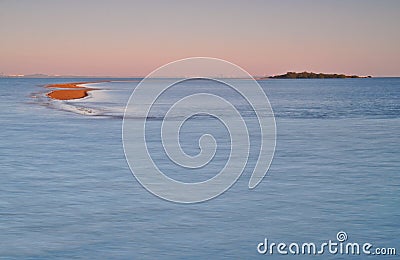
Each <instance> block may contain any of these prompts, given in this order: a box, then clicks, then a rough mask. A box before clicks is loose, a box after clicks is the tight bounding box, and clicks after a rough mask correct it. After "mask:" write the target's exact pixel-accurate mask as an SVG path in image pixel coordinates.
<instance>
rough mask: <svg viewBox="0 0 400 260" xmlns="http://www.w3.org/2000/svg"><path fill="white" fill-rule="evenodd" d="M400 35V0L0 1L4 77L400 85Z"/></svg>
mask: <svg viewBox="0 0 400 260" xmlns="http://www.w3.org/2000/svg"><path fill="white" fill-rule="evenodd" d="M399 28H400V1H396V0H393V1H385V0H380V1H379V0H376V1H369V0H347V1H341V0H335V1H322V0H321V1H317V0H314V1H301V0H298V1H285V0H283V1H282V0H281V1H218V0H216V1H177V0H170V1H151V0H150V1H149V0H148V1H89V0H88V1H74V0H72V1H59V0H49V1H40V0H38V1H12V0H9V1H8V0H0V73H3V74H7V75H9V74H33V73H44V74H51V75H87V76H116V77H129V76H146V75H147V74H148V73H150V72H151V71H153V70H154V69H156V68H157V67H159V66H161V65H164V64H166V63H168V62H172V61H174V60H177V59H182V58H188V57H194V56H204V57H215V58H220V59H224V60H227V61H230V62H233V63H235V64H237V65H239V66H240V67H242V68H244V69H245V70H247V71H248V72H249V73H250V74H252V75H258V76H262V75H276V74H282V73H285V72H287V71H313V72H324V73H345V74H357V75H372V76H400V48H399V46H400V33H399Z"/></svg>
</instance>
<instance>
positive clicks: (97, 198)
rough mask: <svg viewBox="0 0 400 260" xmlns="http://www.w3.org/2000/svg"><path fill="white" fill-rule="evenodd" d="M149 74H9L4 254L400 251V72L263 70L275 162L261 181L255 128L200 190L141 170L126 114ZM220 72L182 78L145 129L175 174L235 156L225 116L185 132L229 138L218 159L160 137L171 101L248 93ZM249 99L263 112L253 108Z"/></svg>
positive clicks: (1, 155)
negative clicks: (176, 187) (228, 177)
mask: <svg viewBox="0 0 400 260" xmlns="http://www.w3.org/2000/svg"><path fill="white" fill-rule="evenodd" d="M102 80H104V81H103V82H100V83H95V84H89V85H88V86H90V87H91V88H95V89H97V90H93V91H91V92H89V96H88V97H86V98H83V99H79V100H70V101H57V100H50V99H49V98H47V96H46V95H45V94H46V92H48V91H49V89H46V88H45V87H44V86H45V85H47V84H53V83H66V82H82V81H90V82H94V81H102ZM237 80H238V81H240V79H237ZM140 81H141V79H140V78H130V79H120V78H115V79H114V78H112V79H110V78H107V79H99V78H95V79H90V78H32V79H30V78H1V79H0V100H1V102H0V109H1V114H0V258H1V259H3V258H4V259H54V258H59V259H75V258H76V259H81V258H83V259H254V258H257V259H271V258H272V259H275V258H278V259H279V258H286V257H288V255H289V256H292V257H294V258H295V259H297V258H299V259H308V258H310V257H311V255H312V254H313V252H311V253H310V254H311V255H310V254H309V253H307V252H304V253H302V252H301V247H302V246H303V244H304V243H314V244H315V245H316V247H317V249H318V251H319V250H320V248H321V245H322V244H323V243H325V242H326V243H328V242H329V241H330V240H331V242H332V243H337V245H338V246H337V247H336V248H337V252H336V253H335V252H334V251H335V250H334V249H332V251H333V252H329V250H328V247H325V250H324V252H323V253H319V252H316V253H315V254H316V256H314V257H318V258H321V259H336V258H340V259H343V258H348V257H352V258H354V257H355V258H358V259H365V258H368V257H371V258H372V257H373V256H374V254H375V255H376V254H378V253H379V252H378V251H375V249H376V248H378V249H385V250H384V251H385V252H386V253H387V252H388V251H389V249H390V248H395V249H396V254H397V256H394V255H386V256H385V257H383V258H384V259H395V258H396V257H397V258H398V255H399V254H400V146H399V145H400V135H399V133H400V78H370V79H368V78H365V79H364V78H362V79H274V80H272V79H271V80H260V81H258V83H259V85H260V86H261V88H262V90H263V91H264V92H265V94H266V95H267V96H268V98H269V101H270V104H271V107H272V109H273V112H274V116H275V122H276V147H275V154H274V158H273V160H272V163H271V165H270V168H269V170H268V172H267V174H266V175H265V177H264V178H263V180H262V181H261V182H260V183H259V184H258V186H257V187H256V188H254V189H249V187H248V182H249V179H250V175H251V173H252V167H254V161H255V160H256V159H257V153H256V151H257V149H258V148H259V147H260V146H261V144H260V142H261V141H260V140H259V138H258V139H257V137H259V136H258V135H257V134H253V135H252V134H250V137H251V138H253V137H254V138H253V139H252V140H251V142H250V143H251V145H252V147H255V148H251V149H250V153H249V162H248V164H247V166H246V168H245V169H244V171H243V173H242V175H241V176H240V177H239V178H238V180H237V181H236V183H234V184H233V185H232V186H231V187H230V188H229V189H228V190H226V191H225V192H223V193H222V194H221V195H219V196H217V197H215V198H213V199H210V200H207V201H204V202H200V203H177V202H171V201H168V200H165V199H162V198H160V197H158V196H156V195H154V194H153V193H151V192H149V191H148V190H147V189H146V188H144V187H143V186H142V185H141V184H140V182H139V181H138V180H137V179H136V178H135V176H134V175H133V174H132V171H131V169H130V167H129V165H128V163H127V160H126V158H125V153H124V145H123V138H122V122H123V115H124V110H125V106H126V104H127V102H128V100H129V97H130V95H131V93H132V91H133V90H134V89H135V87H136V86H137V85H138V84H139V82H140ZM185 84H186V85H185ZM220 85H221V84H219V83H216V82H212V81H211V82H210V81H203V80H195V81H190V82H187V83H182V86H183V87H182V86H181V88H179V86H178V90H177V91H171V92H169V93H165V94H166V95H165V96H164V98H163V99H162V100H160V104H159V105H158V106H157V107H155V109H154V110H153V112H152V115H151V116H150V117H149V118H148V119H149V120H148V121H149V130H148V131H149V133H146V134H148V135H149V138H150V139H151V138H152V136H154V139H152V140H151V142H150V143H151V145H149V152H150V153H151V156H152V158H154V161H156V164H157V165H159V167H160V169H164V170H165V172H166V175H168V176H169V177H171V178H173V179H176V180H179V181H182V182H201V181H205V180H207V179H209V178H212V176H214V175H215V173H217V172H218V171H219V170H220V169H221V165H222V166H223V163H224V160H226V159H227V158H228V157H229V144H230V143H229V138H228V137H229V131H228V132H227V129H226V126H225V127H224V125H221V123H219V122H218V120H216V118H215V117H209V116H203V115H199V116H198V117H192V118H191V119H190V122H191V123H190V122H189V123H188V124H187V126H186V127H183V128H182V131H181V133H180V134H181V136H180V138H181V145H182V147H183V149H184V150H185V151H187V153H188V154H191V155H193V156H194V155H196V153H198V152H199V143H198V139H199V136H200V135H201V134H204V133H208V132H209V133H211V134H212V135H213V136H215V140H216V143H217V144H218V142H219V141H220V145H221V146H218V147H222V148H221V149H219V150H218V149H217V150H216V154H217V155H216V160H215V161H216V162H217V163H216V164H210V165H207V166H205V167H202V168H201V169H199V171H197V172H195V174H193V173H192V172H191V171H190V170H189V169H187V168H184V167H179V165H176V164H174V163H173V162H171V160H169V159H168V158H167V157H166V153H165V151H163V149H162V148H163V147H162V145H160V144H156V142H157V141H160V138H159V131H160V129H159V127H160V125H161V122H162V121H163V116H164V115H165V113H164V112H165V111H166V109H167V108H168V107H170V106H171V105H172V104H173V103H174V102H176V100H177V99H178V98H179V97H182V96H185V94H189V93H192V92H190V91H189V89H193V88H194V89H197V91H198V90H201V92H208V91H210V92H212V93H214V94H215V95H218V94H221V96H222V97H223V98H226V99H230V100H235V98H234V95H237V93H234V92H230V91H229V89H228V88H227V86H220ZM238 109H239V111H240V112H241V113H242V115H243V117H244V118H245V119H246V120H245V121H246V122H250V124H249V125H252V123H251V122H252V119H254V118H255V114H254V113H251V111H250V112H249V111H248V109H249V107H248V106H240V105H239V106H238ZM139 110H140V107H139ZM139 114H140V113H139ZM175 119H176V120H181V119H182V118H180V116H179V114H178V115H176V118H175ZM130 120H141V118H137V119H135V117H132V118H131V119H130ZM253 126H254V125H253ZM228 130H229V129H228ZM250 133H257V130H254V131H253V130H251V131H250ZM138 152H143V151H138ZM220 153H221V154H220ZM218 154H220V155H218ZM221 163H222V164H221ZM339 234H340V237H339ZM265 242H267V245H266V243H265ZM339 242H340V243H339ZM273 243H274V244H275V247H272V251H271V247H270V246H271V244H273ZM280 243H281V244H283V245H282V246H280V249H281V250H280V252H278V244H280ZM346 243H358V244H359V245H360V246H361V248H360V250H362V246H363V245H364V244H366V243H369V244H371V247H368V246H367V247H368V248H367V249H368V250H367V251H369V252H370V254H371V255H370V256H368V255H366V253H364V252H360V254H359V255H355V256H354V255H350V254H346V253H345V252H342V253H341V252H340V244H342V246H343V247H346ZM293 244H298V245H299V246H300V249H299V252H297V254H294V253H293V252H291V251H290V250H292V251H294V252H295V253H296V250H295V249H296V247H295V246H294V245H293ZM284 245H286V246H284ZM266 246H267V249H268V250H265V247H266ZM289 249H290V250H289ZM285 252H286V254H285ZM380 252H383V251H382V250H381V251H380Z"/></svg>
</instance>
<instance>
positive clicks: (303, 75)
mask: <svg viewBox="0 0 400 260" xmlns="http://www.w3.org/2000/svg"><path fill="white" fill-rule="evenodd" d="M267 78H269V79H345V78H371V76H357V75H351V76H348V75H345V74H325V73H314V72H307V71H304V72H287V73H286V74H282V75H276V76H269V77H263V78H261V79H267Z"/></svg>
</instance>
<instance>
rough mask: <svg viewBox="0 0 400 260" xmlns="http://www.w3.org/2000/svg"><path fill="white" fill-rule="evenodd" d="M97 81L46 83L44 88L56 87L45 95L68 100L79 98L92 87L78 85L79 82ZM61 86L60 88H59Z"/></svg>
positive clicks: (85, 94) (86, 93)
mask: <svg viewBox="0 0 400 260" xmlns="http://www.w3.org/2000/svg"><path fill="white" fill-rule="evenodd" d="M88 83H98V82H75V83H62V84H51V85H47V86H46V88H57V89H56V90H53V91H50V92H49V93H47V96H48V97H49V98H52V99H58V100H70V99H79V98H84V97H87V96H88V92H89V91H91V90H93V89H92V88H86V87H82V86H79V85H81V84H88ZM59 88H61V89H59Z"/></svg>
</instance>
